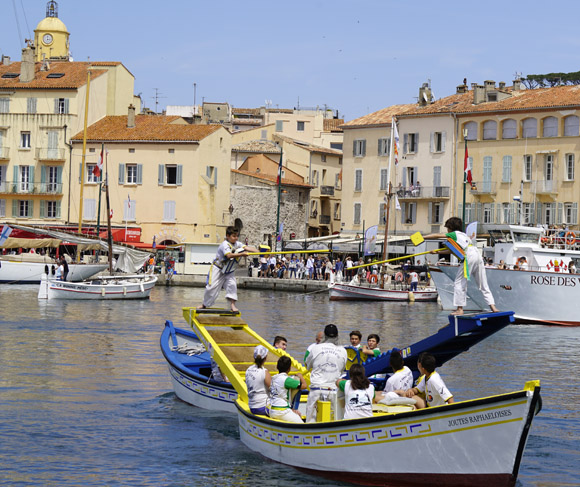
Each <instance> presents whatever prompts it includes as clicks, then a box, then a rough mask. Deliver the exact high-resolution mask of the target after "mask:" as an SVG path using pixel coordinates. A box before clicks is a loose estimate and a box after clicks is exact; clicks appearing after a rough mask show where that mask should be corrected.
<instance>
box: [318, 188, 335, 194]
mask: <svg viewBox="0 0 580 487" xmlns="http://www.w3.org/2000/svg"><path fill="white" fill-rule="evenodd" d="M320 196H334V186H320Z"/></svg>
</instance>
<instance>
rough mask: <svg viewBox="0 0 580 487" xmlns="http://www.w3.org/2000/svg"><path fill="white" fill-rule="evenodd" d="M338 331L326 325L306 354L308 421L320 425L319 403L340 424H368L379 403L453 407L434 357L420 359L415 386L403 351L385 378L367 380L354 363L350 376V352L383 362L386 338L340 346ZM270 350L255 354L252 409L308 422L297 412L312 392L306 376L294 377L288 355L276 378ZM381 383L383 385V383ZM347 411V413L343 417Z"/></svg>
mask: <svg viewBox="0 0 580 487" xmlns="http://www.w3.org/2000/svg"><path fill="white" fill-rule="evenodd" d="M338 335H339V333H338V328H337V327H336V325H334V324H329V325H326V327H325V328H324V330H323V331H319V332H318V333H317V334H316V338H315V342H314V343H312V344H311V345H310V346H309V347H308V349H307V350H306V353H305V356H304V363H305V365H306V368H307V369H308V370H309V371H310V390H309V392H308V400H307V403H306V412H305V414H304V416H305V418H304V419H305V421H306V422H307V423H312V422H315V421H316V420H317V412H318V411H317V408H318V401H319V400H323V401H329V402H330V403H331V410H332V411H333V413H334V417H335V419H353V418H364V417H370V416H372V415H373V403H382V404H386V405H390V404H408V405H412V406H413V407H415V408H417V409H421V408H425V407H433V406H439V405H442V404H451V403H453V401H454V400H453V395H452V394H451V393H450V392H449V390H448V389H447V387H446V386H445V383H444V382H443V379H442V378H441V376H440V375H439V374H438V373H437V372H436V370H435V364H436V361H435V358H434V357H433V356H432V355H431V354H428V353H424V354H422V355H421V356H420V357H419V360H418V364H417V367H418V369H419V371H420V373H421V376H420V377H419V378H418V379H417V381H416V382H413V374H412V372H411V370H410V369H409V368H408V367H407V366H405V364H404V360H403V357H402V355H401V353H400V351H398V350H397V349H393V350H392V351H391V354H390V366H391V369H392V371H393V373H392V374H391V375H390V376H389V377H388V378H387V377H385V376H372V377H370V378H369V377H367V376H366V374H365V368H364V367H363V366H362V365H361V364H360V363H353V364H352V365H351V367H350V368H349V370H348V378H347V377H346V374H345V371H346V366H347V361H348V358H347V357H348V356H347V349H353V350H355V351H358V353H359V354H360V356H361V357H362V359H363V362H364V360H369V359H371V358H374V357H378V356H379V355H380V354H381V351H380V349H379V343H380V337H379V336H378V335H377V334H376V333H371V334H370V335H368V337H367V343H366V344H363V343H362V336H363V335H362V333H361V332H360V331H358V330H353V331H352V332H351V333H350V335H349V338H350V343H348V344H347V345H345V346H343V345H340V344H339V338H338ZM287 344H288V341H287V340H286V338H284V337H282V336H277V337H276V338H275V339H274V347H275V348H280V349H282V350H286V346H287ZM267 356H268V350H267V348H266V347H264V346H263V345H258V346H256V347H255V349H254V364H252V365H251V366H250V367H249V368H248V369H247V371H246V374H245V380H246V386H247V389H248V403H249V407H250V410H251V411H252V412H253V413H254V414H260V415H264V416H270V417H271V418H276V419H281V420H284V421H290V422H295V423H302V422H303V421H304V419H303V414H302V413H301V412H300V411H299V410H297V409H295V408H294V407H293V406H294V404H293V396H294V394H295V393H296V392H297V391H299V390H304V389H307V388H308V384H307V383H306V381H305V380H304V377H303V376H302V374H300V373H296V374H291V373H290V372H291V368H292V361H291V359H290V357H289V356H288V355H283V356H282V357H280V358H279V359H278V362H277V364H276V367H277V370H278V374H276V375H274V376H272V375H271V374H270V372H269V371H268V370H267V369H266V368H265V367H264V362H265V361H266V358H267ZM376 379H379V381H378V382H377V381H376ZM376 383H380V384H384V390H382V391H379V390H377V389H376V387H375V384H376ZM339 391H341V392H342V393H343V396H344V406H343V407H342V408H339V407H338V401H339V398H338V395H339ZM341 411H342V412H341Z"/></svg>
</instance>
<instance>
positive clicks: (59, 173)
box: [56, 167, 62, 191]
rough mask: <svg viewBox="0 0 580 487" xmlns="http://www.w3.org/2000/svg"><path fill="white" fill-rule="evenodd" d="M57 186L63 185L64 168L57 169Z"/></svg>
mask: <svg viewBox="0 0 580 487" xmlns="http://www.w3.org/2000/svg"><path fill="white" fill-rule="evenodd" d="M56 184H62V167H57V168H56ZM58 190H59V191H61V190H62V188H59V189H58Z"/></svg>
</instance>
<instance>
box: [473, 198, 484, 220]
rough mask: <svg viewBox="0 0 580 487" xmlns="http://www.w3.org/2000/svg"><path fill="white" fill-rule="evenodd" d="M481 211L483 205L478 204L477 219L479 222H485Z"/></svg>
mask: <svg viewBox="0 0 580 487" xmlns="http://www.w3.org/2000/svg"><path fill="white" fill-rule="evenodd" d="M481 211H482V205H481V203H477V206H476V210H475V219H476V220H477V221H478V222H480V221H482V220H483V218H482V215H481Z"/></svg>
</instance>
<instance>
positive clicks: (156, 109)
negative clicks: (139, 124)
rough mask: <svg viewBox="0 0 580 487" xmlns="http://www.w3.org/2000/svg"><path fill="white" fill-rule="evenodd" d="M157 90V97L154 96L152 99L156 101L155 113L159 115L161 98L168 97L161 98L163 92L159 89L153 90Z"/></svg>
mask: <svg viewBox="0 0 580 487" xmlns="http://www.w3.org/2000/svg"><path fill="white" fill-rule="evenodd" d="M153 89H154V90H155V96H152V97H151V98H153V99H154V100H155V113H159V111H158V105H159V98H167V97H166V96H161V94H162V93H161V92H160V91H159V88H153Z"/></svg>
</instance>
